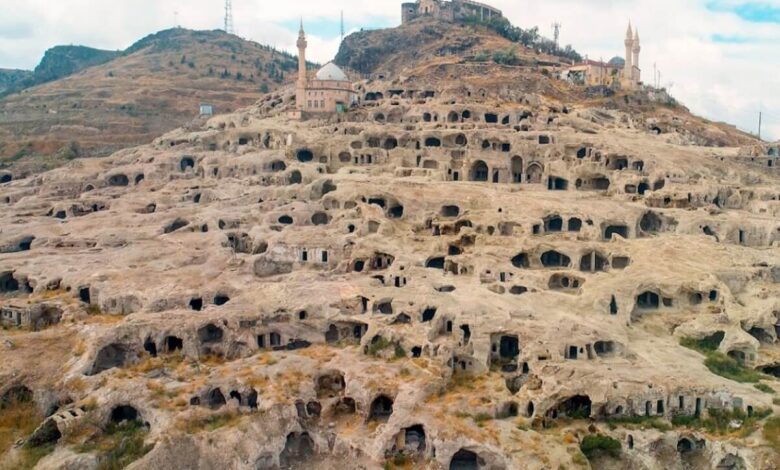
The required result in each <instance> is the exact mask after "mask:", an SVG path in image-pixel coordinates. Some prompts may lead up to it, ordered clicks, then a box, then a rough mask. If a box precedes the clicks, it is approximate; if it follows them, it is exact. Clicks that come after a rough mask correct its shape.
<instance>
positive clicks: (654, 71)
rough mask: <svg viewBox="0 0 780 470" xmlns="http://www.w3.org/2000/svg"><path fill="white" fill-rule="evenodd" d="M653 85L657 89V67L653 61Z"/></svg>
mask: <svg viewBox="0 0 780 470" xmlns="http://www.w3.org/2000/svg"><path fill="white" fill-rule="evenodd" d="M653 85H654V86H655V89H656V90H657V89H658V67H656V64H655V62H653Z"/></svg>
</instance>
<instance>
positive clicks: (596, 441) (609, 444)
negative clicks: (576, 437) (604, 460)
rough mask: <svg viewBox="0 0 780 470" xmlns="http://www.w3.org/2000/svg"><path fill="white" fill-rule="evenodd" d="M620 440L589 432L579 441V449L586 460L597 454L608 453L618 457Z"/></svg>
mask: <svg viewBox="0 0 780 470" xmlns="http://www.w3.org/2000/svg"><path fill="white" fill-rule="evenodd" d="M620 449H621V445H620V441H618V440H617V439H613V438H611V437H609V436H604V435H602V434H590V435H588V436H585V438H584V439H583V440H582V443H580V450H581V451H582V453H583V454H585V457H587V458H588V460H592V459H593V458H594V457H597V456H599V455H609V456H610V457H614V458H618V457H620Z"/></svg>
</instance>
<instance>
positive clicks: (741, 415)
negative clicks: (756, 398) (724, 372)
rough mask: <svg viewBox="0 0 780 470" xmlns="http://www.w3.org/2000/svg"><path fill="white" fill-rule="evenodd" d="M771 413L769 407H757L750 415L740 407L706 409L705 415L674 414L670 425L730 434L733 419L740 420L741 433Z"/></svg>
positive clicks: (752, 427)
mask: <svg viewBox="0 0 780 470" xmlns="http://www.w3.org/2000/svg"><path fill="white" fill-rule="evenodd" d="M771 414H772V410H771V409H769V408H758V409H756V410H754V411H753V414H752V415H751V416H748V414H747V413H746V412H745V411H743V410H742V409H741V408H733V409H730V410H729V409H724V410H720V409H716V408H710V409H709V410H707V416H706V417H703V416H675V417H674V418H672V425H673V426H675V427H688V428H699V429H705V430H707V432H709V433H710V434H720V435H725V434H730V433H732V432H734V431H735V429H734V428H732V427H731V423H732V422H733V421H738V422H741V423H742V424H741V426H740V428H739V429H741V431H742V432H743V433H750V432H752V431H753V430H754V429H755V428H756V423H758V421H760V420H762V419H764V418H766V417H767V416H769V415H771Z"/></svg>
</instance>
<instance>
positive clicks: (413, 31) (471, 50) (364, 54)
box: [334, 19, 561, 76]
mask: <svg viewBox="0 0 780 470" xmlns="http://www.w3.org/2000/svg"><path fill="white" fill-rule="evenodd" d="M510 52H513V53H514V55H515V59H514V60H512V61H511V62H512V65H523V64H525V65H535V64H539V63H547V64H558V63H561V61H560V59H559V58H557V57H553V56H549V55H546V54H538V53H536V52H535V51H533V50H532V49H529V48H526V47H525V46H522V45H521V44H518V43H515V42H512V41H509V40H507V39H506V38H504V37H502V36H500V35H499V34H497V33H496V32H494V31H492V30H490V29H488V28H487V27H484V26H479V25H470V24H465V23H448V22H442V21H436V20H432V19H420V20H417V21H413V22H411V23H408V24H405V25H403V26H399V27H397V28H388V29H380V30H366V31H360V32H356V33H353V34H351V35H349V36H347V37H346V38H345V39H344V42H343V43H342V44H341V47H340V48H339V51H338V54H337V55H336V58H335V60H334V62H335V63H336V64H337V65H340V66H343V67H346V68H348V69H351V70H355V71H357V72H358V73H361V74H365V75H384V76H397V75H404V74H405V72H406V71H408V70H410V69H414V68H415V67H416V66H417V65H419V64H429V63H431V62H432V61H434V62H437V63H438V62H453V61H455V62H460V61H466V60H484V59H489V60H493V57H494V55H495V54H501V53H505V54H507V53H510ZM481 56H485V57H484V59H480V57H481Z"/></svg>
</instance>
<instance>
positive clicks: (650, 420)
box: [607, 416, 672, 431]
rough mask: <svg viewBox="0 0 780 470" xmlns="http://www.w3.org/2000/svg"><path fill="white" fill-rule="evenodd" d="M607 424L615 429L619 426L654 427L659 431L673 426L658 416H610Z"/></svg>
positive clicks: (667, 429)
mask: <svg viewBox="0 0 780 470" xmlns="http://www.w3.org/2000/svg"><path fill="white" fill-rule="evenodd" d="M607 426H609V427H610V428H611V429H614V428H615V427H617V426H627V427H631V428H634V427H638V428H643V429H644V428H653V429H657V430H659V431H669V430H671V429H672V427H671V426H670V425H669V423H668V422H667V421H664V420H663V419H661V418H658V417H657V416H625V417H621V418H610V419H608V420H607Z"/></svg>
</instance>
